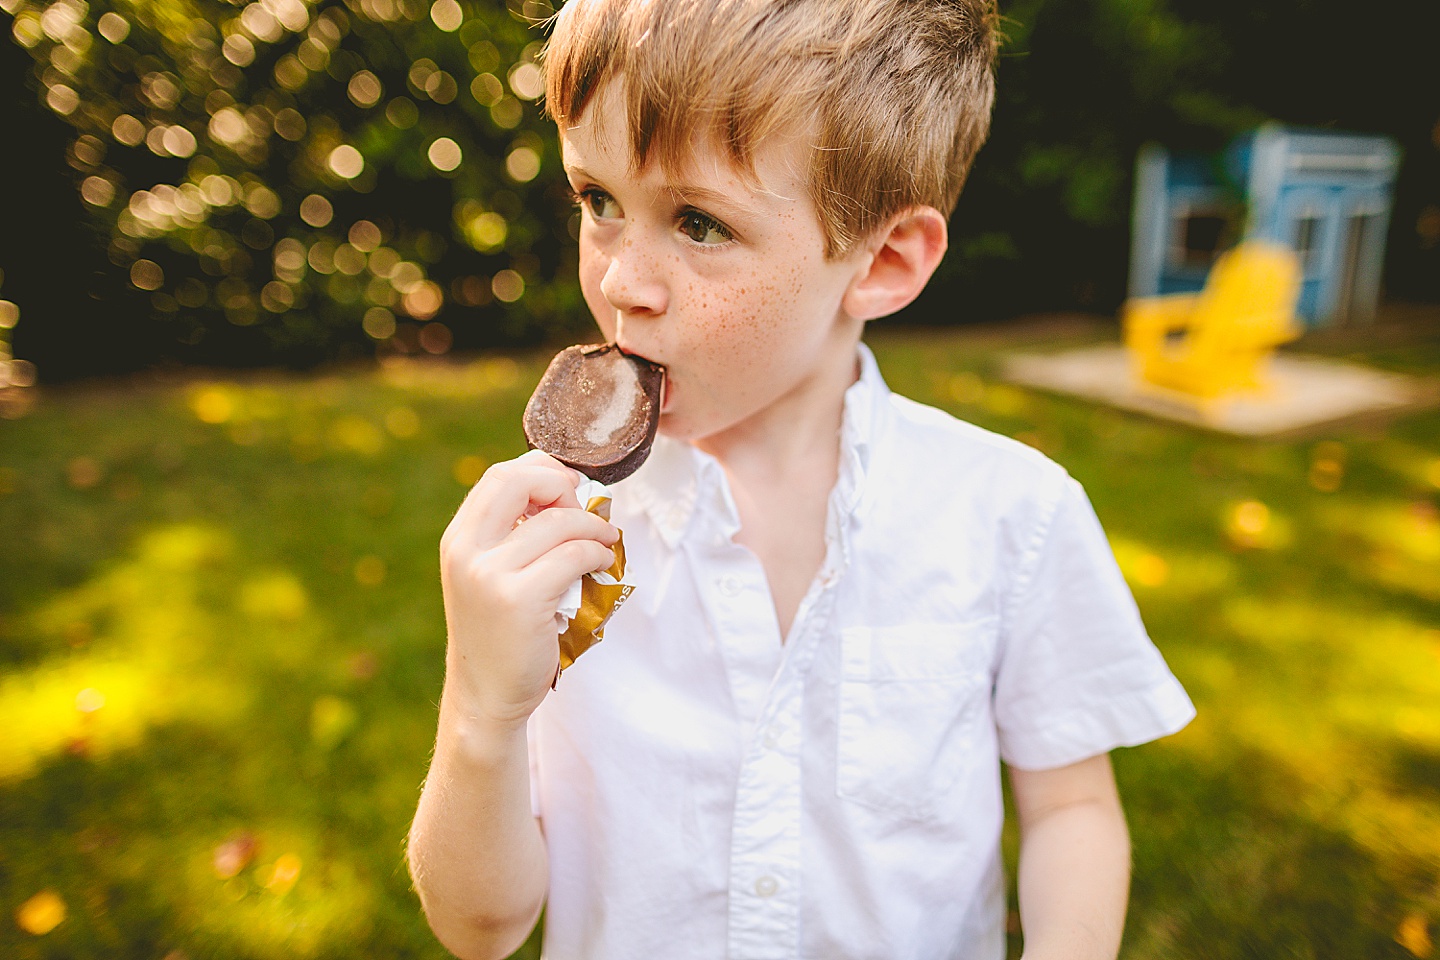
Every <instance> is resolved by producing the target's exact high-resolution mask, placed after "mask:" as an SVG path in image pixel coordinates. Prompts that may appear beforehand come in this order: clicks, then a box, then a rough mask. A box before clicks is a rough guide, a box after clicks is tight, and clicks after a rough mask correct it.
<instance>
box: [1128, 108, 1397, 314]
mask: <svg viewBox="0 0 1440 960" xmlns="http://www.w3.org/2000/svg"><path fill="white" fill-rule="evenodd" d="M1399 166H1400V150H1399V147H1397V146H1396V144H1395V143H1394V141H1392V140H1389V139H1387V138H1385V137H1372V136H1361V135H1358V134H1349V133H1338V132H1331V131H1322V130H1293V129H1287V128H1284V127H1280V126H1264V127H1261V128H1259V129H1258V130H1255V131H1254V132H1252V133H1249V134H1246V135H1245V136H1243V137H1240V138H1239V139H1237V140H1236V141H1235V142H1234V143H1232V144H1231V145H1230V147H1229V149H1227V150H1226V151H1225V152H1224V153H1223V154H1220V155H1203V154H1171V153H1170V152H1168V151H1167V150H1165V149H1164V148H1163V147H1159V146H1154V145H1150V146H1146V147H1144V148H1143V149H1142V150H1141V151H1140V155H1139V157H1138V158H1137V159H1136V164H1135V207H1134V212H1133V217H1134V222H1133V225H1132V233H1131V246H1130V286H1129V293H1130V296H1132V297H1145V296H1154V295H1156V294H1166V293H1193V292H1195V291H1198V290H1200V288H1201V287H1202V286H1203V285H1204V283H1205V277H1206V275H1207V274H1208V273H1209V270H1210V267H1211V265H1212V264H1213V263H1214V262H1215V258H1216V257H1218V256H1219V255H1220V254H1221V253H1222V252H1224V251H1225V249H1227V248H1228V247H1230V246H1233V245H1234V244H1235V243H1238V242H1239V241H1241V240H1249V239H1265V240H1273V241H1277V242H1279V243H1283V244H1285V245H1287V246H1289V247H1290V248H1291V249H1293V250H1294V251H1295V253H1296V255H1297V256H1298V257H1299V259H1300V266H1301V275H1302V280H1301V286H1300V302H1299V306H1298V308H1297V312H1298V313H1299V315H1300V317H1301V318H1303V319H1304V321H1305V323H1306V324H1307V325H1309V326H1311V327H1318V326H1326V325H1330V324H1339V323H1359V322H1365V321H1368V320H1372V319H1374V317H1375V308H1376V305H1377V303H1378V302H1379V299H1380V271H1381V267H1382V265H1383V262H1384V259H1385V235H1386V231H1387V229H1388V227H1389V222H1390V206H1391V197H1392V194H1393V192H1394V184H1395V173H1396V171H1397V170H1398V169H1399Z"/></svg>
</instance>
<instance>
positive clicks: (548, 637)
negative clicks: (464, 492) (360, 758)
mask: <svg viewBox="0 0 1440 960" xmlns="http://www.w3.org/2000/svg"><path fill="white" fill-rule="evenodd" d="M522 521H523V522H522ZM617 536H618V534H617V533H616V531H615V529H614V527H612V526H611V525H610V524H609V523H607V522H606V521H605V520H602V519H601V518H599V517H597V516H594V515H593V514H589V513H586V512H585V511H584V510H581V509H580V508H579V503H578V501H577V500H576V498H575V474H574V473H572V472H571V471H570V470H568V469H567V468H565V467H563V466H561V465H560V464H559V463H558V462H556V461H555V460H552V459H551V458H549V457H546V456H545V455H544V454H539V453H534V452H532V453H529V454H526V455H525V456H523V457H521V458H520V459H518V460H514V461H511V462H509V463H503V464H498V465H496V466H495V467H492V468H491V469H490V470H488V471H487V472H486V474H485V476H484V477H483V478H482V479H481V480H480V482H479V483H478V484H476V485H475V488H474V489H473V490H472V491H471V492H470V495H469V496H468V497H466V499H465V502H464V503H463V504H462V505H461V507H460V509H459V511H457V512H456V514H455V518H454V519H453V520H452V521H451V522H450V525H449V527H448V528H447V529H446V531H445V536H444V537H443V538H442V540H441V545H440V578H441V585H442V588H443V590H444V595H445V622H446V628H447V631H448V642H447V645H446V653H445V687H444V691H443V693H442V694H441V699H440V721H439V730H438V733H437V736H436V740H435V755H434V757H433V758H432V760H431V762H430V773H429V775H428V776H427V777H426V780H425V788H424V790H423V791H422V792H421V795H420V803H419V806H418V808H417V809H416V811H415V820H414V823H413V824H412V825H411V827H410V840H409V847H408V857H409V862H410V875H411V877H412V879H413V880H414V882H415V889H416V891H417V892H418V893H419V895H420V901H421V904H422V905H423V906H424V908H425V915H426V918H427V919H428V920H429V922H430V927H431V929H432V930H434V932H435V935H436V936H437V937H438V938H439V939H440V941H441V942H442V943H444V944H445V946H446V947H448V948H449V949H450V950H451V951H452V952H453V953H455V954H457V955H458V956H460V957H462V958H464V960H483V958H492V957H493V958H502V957H506V956H509V955H510V954H511V953H512V952H513V951H514V950H516V949H517V948H518V947H519V946H520V944H522V943H523V942H524V941H525V938H526V936H528V935H529V933H530V930H531V929H532V928H533V927H534V925H535V920H536V918H537V917H538V916H539V915H540V908H541V906H542V905H543V904H544V902H545V895H546V891H547V889H548V887H549V870H548V866H547V863H546V852H545V840H544V838H543V837H542V836H541V833H540V829H539V825H538V824H537V822H536V820H535V817H534V815H533V813H532V811H531V804H530V764H529V751H528V747H527V744H526V738H525V726H526V721H527V720H528V719H529V717H530V714H531V713H532V712H533V711H534V710H535V708H536V707H537V706H539V704H540V702H541V701H542V700H543V699H544V698H545V695H546V694H547V693H548V692H549V689H550V684H551V681H552V680H553V679H554V677H555V670H556V668H557V666H558V664H559V656H560V654H559V644H558V642H557V639H556V631H555V608H556V605H557V603H558V602H559V599H560V597H561V595H562V594H563V593H564V592H565V590H566V588H567V587H568V586H569V585H570V584H571V583H573V582H574V581H575V580H576V579H578V578H579V577H580V576H581V575H582V574H584V573H586V572H588V571H591V570H596V569H601V568H603V567H606V566H609V565H610V564H611V563H612V562H613V560H614V557H613V555H612V554H611V552H610V545H611V544H613V543H614V542H615V540H616V538H617Z"/></svg>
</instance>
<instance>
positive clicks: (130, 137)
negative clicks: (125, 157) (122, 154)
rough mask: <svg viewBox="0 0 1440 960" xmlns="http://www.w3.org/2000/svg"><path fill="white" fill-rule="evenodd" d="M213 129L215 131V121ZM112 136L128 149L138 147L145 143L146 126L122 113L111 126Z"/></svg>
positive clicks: (212, 121) (212, 122)
mask: <svg viewBox="0 0 1440 960" xmlns="http://www.w3.org/2000/svg"><path fill="white" fill-rule="evenodd" d="M211 129H212V131H213V129H214V120H213V119H212V120H211ZM110 135H111V136H113V137H114V138H115V139H116V140H118V141H120V142H121V143H123V144H125V146H127V147H138V146H139V145H140V144H141V143H143V142H144V141H145V124H143V123H141V122H140V121H139V120H137V119H135V118H134V117H132V116H130V114H128V113H122V114H120V116H118V117H116V118H115V122H114V123H112V124H110Z"/></svg>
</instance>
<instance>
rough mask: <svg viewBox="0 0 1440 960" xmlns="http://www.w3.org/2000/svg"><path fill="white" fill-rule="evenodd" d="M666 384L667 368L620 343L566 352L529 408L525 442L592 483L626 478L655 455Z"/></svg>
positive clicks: (557, 359)
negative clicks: (624, 348) (625, 350)
mask: <svg viewBox="0 0 1440 960" xmlns="http://www.w3.org/2000/svg"><path fill="white" fill-rule="evenodd" d="M664 382H665V368H664V367H662V366H660V365H659V364H656V363H651V362H650V361H649V360H645V359H643V358H641V357H636V356H631V355H630V354H627V353H623V352H622V351H621V350H620V348H619V347H617V346H616V345H615V344H613V343H602V344H589V345H582V346H574V347H566V348H565V349H564V350H561V351H560V352H559V353H558V354H556V355H555V359H554V360H551V361H550V366H549V368H548V369H546V371H545V375H544V376H543V377H541V378H540V383H539V384H538V385H537V386H536V387H535V392H534V393H533V394H531V396H530V402H529V403H527V404H526V405H525V418H524V421H523V425H524V428H525V439H526V441H528V442H529V444H530V446H532V447H534V448H536V449H539V450H543V451H544V452H546V453H548V454H550V455H551V456H552V457H554V458H555V459H556V460H559V461H560V462H561V463H563V464H565V465H566V466H569V467H573V468H574V469H576V470H579V471H580V472H581V473H583V474H585V476H587V477H589V478H590V479H591V480H596V481H598V482H600V483H605V484H610V483H614V482H615V481H617V480H623V479H625V478H626V477H628V476H630V474H632V473H634V472H635V471H636V470H637V469H638V468H639V467H640V464H642V463H644V462H645V458H646V457H647V456H649V455H650V447H651V445H652V444H653V443H654V442H655V431H656V429H657V427H658V426H659V424H660V397H661V389H662V385H663V384H664Z"/></svg>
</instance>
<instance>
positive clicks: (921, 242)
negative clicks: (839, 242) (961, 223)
mask: <svg viewBox="0 0 1440 960" xmlns="http://www.w3.org/2000/svg"><path fill="white" fill-rule="evenodd" d="M948 245H949V239H948V231H947V228H946V223H945V217H944V215H942V214H941V213H940V211H939V210H936V209H935V208H934V207H911V208H910V209H909V210H905V211H902V212H901V213H898V214H896V215H895V217H894V218H893V219H891V221H890V222H889V223H888V224H886V225H885V226H884V227H882V228H881V229H880V230H879V231H878V232H877V233H876V234H875V235H874V236H873V237H871V238H870V241H869V243H867V244H865V248H866V250H867V251H868V253H867V255H866V256H867V258H868V261H869V262H868V263H866V260H865V259H862V260H861V261H860V264H861V270H860V271H859V272H858V273H856V275H855V277H854V279H852V280H851V281H850V286H849V288H848V289H847V290H846V291H845V299H844V300H843V301H841V306H842V307H843V308H844V310H845V312H846V313H847V314H849V315H850V316H852V317H854V318H855V319H857V320H875V319H877V318H879V317H886V316H889V315H890V314H892V313H894V312H895V311H897V310H899V309H900V308H901V307H904V306H906V305H907V304H909V303H910V301H912V300H914V299H915V298H916V297H918V296H919V295H920V291H921V290H924V289H925V284H927V283H929V282H930V275H931V274H933V273H934V272H935V268H936V267H938V266H939V265H940V259H941V258H942V257H944V256H945V248H946V247H947V246H948Z"/></svg>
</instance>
